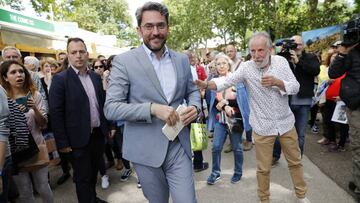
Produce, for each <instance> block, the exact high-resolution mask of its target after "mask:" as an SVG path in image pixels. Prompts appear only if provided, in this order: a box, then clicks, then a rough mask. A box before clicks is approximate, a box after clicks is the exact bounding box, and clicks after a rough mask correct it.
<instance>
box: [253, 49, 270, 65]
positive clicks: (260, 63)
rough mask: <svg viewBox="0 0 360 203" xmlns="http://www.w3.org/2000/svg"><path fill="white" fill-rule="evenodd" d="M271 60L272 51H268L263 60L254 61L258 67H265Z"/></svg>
mask: <svg viewBox="0 0 360 203" xmlns="http://www.w3.org/2000/svg"><path fill="white" fill-rule="evenodd" d="M269 61H270V53H268V54H267V55H266V56H265V58H264V60H263V61H262V62H256V61H254V62H255V63H256V65H257V67H258V68H264V67H265V66H266V65H268V63H269Z"/></svg>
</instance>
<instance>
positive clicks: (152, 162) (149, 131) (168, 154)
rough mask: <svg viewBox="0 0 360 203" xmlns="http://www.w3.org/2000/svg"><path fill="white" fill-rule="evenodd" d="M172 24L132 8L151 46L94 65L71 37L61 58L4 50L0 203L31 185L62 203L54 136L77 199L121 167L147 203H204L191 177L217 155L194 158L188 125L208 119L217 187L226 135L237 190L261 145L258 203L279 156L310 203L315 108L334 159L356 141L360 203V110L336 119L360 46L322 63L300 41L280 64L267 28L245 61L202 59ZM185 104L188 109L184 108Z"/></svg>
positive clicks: (163, 13)
mask: <svg viewBox="0 0 360 203" xmlns="http://www.w3.org/2000/svg"><path fill="white" fill-rule="evenodd" d="M168 18H169V12H168V10H167V8H166V7H165V6H164V5H162V4H160V3H154V2H148V3H145V4H144V5H143V6H142V7H140V8H139V9H138V10H137V11H136V19H137V24H138V27H137V31H138V33H139V35H140V36H141V38H142V39H143V44H142V45H141V46H139V47H137V48H134V49H132V50H130V51H128V52H126V53H124V54H120V55H118V56H110V57H109V58H107V59H106V58H105V56H102V55H99V56H98V57H97V58H96V59H92V60H90V59H89V53H88V51H87V47H86V45H85V42H84V41H83V39H81V38H69V39H68V41H67V46H66V50H67V51H66V52H61V53H59V54H58V55H57V59H54V58H52V57H44V58H41V60H39V59H38V58H36V57H34V56H26V57H24V58H22V55H21V52H20V51H19V50H18V49H17V48H15V47H12V46H7V47H5V48H4V49H3V50H2V58H3V62H2V63H1V66H0V74H1V78H0V84H1V86H0V87H1V89H0V96H1V101H0V168H1V169H0V175H1V179H0V180H1V181H0V184H1V183H2V184H1V185H2V187H0V191H1V195H0V202H8V201H13V200H14V199H17V200H16V202H35V197H34V190H36V192H37V193H38V194H39V197H40V199H41V200H42V201H43V202H46V203H51V202H54V197H53V192H52V190H51V188H50V185H49V167H50V166H49V162H50V160H49V156H48V151H47V148H46V138H47V137H52V138H54V139H55V142H56V146H57V151H58V152H59V156H60V160H61V161H60V163H59V165H60V166H61V169H62V172H63V173H62V175H61V176H60V177H59V179H58V180H57V184H59V185H61V184H63V183H64V182H65V181H67V180H68V179H69V178H70V177H71V176H73V181H74V183H75V187H76V195H77V199H78V202H80V203H101V202H106V201H105V200H102V199H100V198H99V197H98V196H97V194H96V183H97V178H98V173H99V175H100V177H101V187H102V188H103V189H107V188H108V187H109V186H110V183H109V178H110V177H109V176H108V175H107V172H106V170H107V169H109V168H111V167H113V166H114V167H115V168H116V169H117V170H122V175H121V179H120V181H127V180H128V178H129V177H130V176H131V174H132V173H133V170H135V172H136V174H137V177H138V183H137V187H139V188H142V191H143V194H144V196H145V198H146V199H147V200H148V201H149V202H151V203H163V202H164V203H165V202H168V201H169V197H170V195H171V198H172V200H173V202H179V203H182V202H186V203H189V202H197V200H196V193H195V184H194V175H193V172H200V171H205V170H207V169H208V168H209V161H210V160H209V161H204V158H203V154H202V151H192V149H191V143H190V139H189V134H190V126H191V123H193V122H196V121H197V120H199V118H201V119H202V120H203V121H204V122H205V123H206V126H207V131H208V136H209V138H211V139H212V140H213V142H212V145H211V150H212V157H211V158H212V160H211V163H212V166H211V170H209V172H208V173H209V176H208V179H207V184H208V185H209V186H211V185H214V184H216V182H217V181H218V180H219V179H220V178H221V156H222V153H221V152H222V151H223V148H224V144H225V143H226V138H227V137H229V140H230V141H229V143H230V144H229V145H226V146H225V149H224V151H225V152H231V151H232V152H233V155H234V171H233V175H232V177H231V179H230V181H229V182H230V183H232V184H236V183H238V182H239V181H241V177H242V175H243V160H244V155H246V154H244V151H249V150H252V148H253V146H255V152H256V161H257V168H256V175H257V185H258V188H257V194H258V197H259V200H260V201H261V202H262V203H268V202H270V192H269V191H270V190H269V188H270V171H271V168H272V166H273V165H276V164H277V162H278V160H279V158H280V155H281V152H282V153H283V154H284V156H285V158H286V160H287V163H288V168H289V171H290V175H291V179H292V182H293V185H294V191H295V194H296V197H297V198H298V201H299V202H301V203H309V202H310V200H309V199H308V198H306V192H307V185H306V183H305V181H304V171H303V165H302V156H303V153H304V149H305V146H306V145H305V131H306V128H307V127H308V126H309V127H310V128H311V130H312V132H313V133H318V132H319V131H318V129H319V127H318V126H317V125H318V124H317V123H316V116H317V113H318V111H320V112H321V115H322V124H323V127H322V129H323V130H322V132H323V138H322V139H321V140H319V141H318V143H319V144H321V145H326V146H328V149H329V152H341V151H345V150H346V149H347V148H346V147H345V144H346V142H347V139H348V137H349V135H350V144H351V146H352V150H353V174H354V181H353V182H351V183H350V184H349V187H350V188H351V189H352V190H353V191H354V192H355V193H356V194H359V199H358V202H360V189H359V188H360V166H359V159H360V158H359V155H358V152H357V151H358V150H359V149H360V147H359V144H358V143H360V142H359V141H358V140H359V138H358V137H359V134H358V133H359V121H360V119H359V115H360V114H359V106H357V107H356V106H355V108H353V105H352V106H351V108H348V109H347V119H348V123H336V122H334V121H333V120H332V117H333V114H334V111H335V108H336V106H337V104H338V103H339V102H340V101H341V100H342V97H340V96H341V95H344V94H345V93H343V92H342V91H343V90H342V89H343V87H342V86H343V82H342V80H349V79H348V78H349V77H351V78H353V80H355V83H352V84H355V86H356V85H358V84H357V83H358V82H359V81H360V74H359V73H360V72H359V65H360V63H359V58H360V56H359V45H358V44H352V45H351V46H350V45H346V44H344V43H341V42H336V43H334V44H333V45H332V46H331V47H329V49H328V52H327V54H326V57H324V58H323V59H321V58H319V57H317V56H316V55H315V54H312V53H307V52H306V51H305V46H304V42H303V40H302V38H301V36H298V35H295V36H293V37H292V40H293V42H294V43H296V45H297V46H296V48H294V49H292V50H289V53H288V54H289V56H290V57H289V58H284V57H282V56H279V55H275V54H274V47H273V43H272V41H271V38H270V36H269V34H268V33H266V32H257V33H255V34H253V36H252V37H251V39H250V41H249V51H250V54H249V56H248V57H246V58H245V57H244V58H241V57H238V54H237V53H238V49H237V48H236V45H232V44H230V45H227V46H226V47H225V49H224V52H221V53H220V52H216V51H211V52H209V53H207V54H206V59H202V58H198V57H197V55H196V53H195V52H194V51H191V50H188V51H186V52H184V53H177V52H175V51H173V50H171V49H170V48H168V47H167V46H166V39H167V37H168V34H169V30H168V29H169V22H168ZM356 82H357V83H356ZM349 83H350V82H349ZM359 92H360V91H359ZM344 97H345V96H344ZM359 97H360V95H359ZM182 104H184V105H186V107H185V109H184V110H183V111H181V112H177V111H176V109H177V107H178V106H179V105H182ZM345 104H346V105H348V100H346V101H345ZM309 117H310V118H311V119H310V120H309ZM179 122H181V123H182V125H183V126H184V128H183V129H182V130H181V131H180V132H179V133H178V134H177V135H176V137H175V138H174V139H169V138H168V137H167V136H165V135H164V134H163V132H162V128H163V126H164V125H165V124H166V125H168V126H175V125H177V124H178V123H179ZM337 126H338V127H337ZM337 128H339V131H340V138H339V139H337V136H336V131H337V130H336V129H337ZM243 134H244V135H245V136H244V140H243ZM337 140H338V141H337ZM44 146H45V147H44ZM115 164H116V165H115ZM71 168H72V170H73V172H72V175H71Z"/></svg>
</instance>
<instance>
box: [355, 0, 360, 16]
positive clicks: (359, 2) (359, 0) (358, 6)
mask: <svg viewBox="0 0 360 203" xmlns="http://www.w3.org/2000/svg"><path fill="white" fill-rule="evenodd" d="M354 3H355V10H354V13H359V14H360V0H355V2H354Z"/></svg>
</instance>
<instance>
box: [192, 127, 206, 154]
mask: <svg viewBox="0 0 360 203" xmlns="http://www.w3.org/2000/svg"><path fill="white" fill-rule="evenodd" d="M190 141H191V149H192V150H193V151H202V150H204V149H206V148H207V146H208V136H207V131H206V124H204V123H191V129H190Z"/></svg>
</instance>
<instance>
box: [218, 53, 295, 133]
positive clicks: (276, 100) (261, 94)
mask: <svg viewBox="0 0 360 203" xmlns="http://www.w3.org/2000/svg"><path fill="white" fill-rule="evenodd" d="M263 75H273V76H274V77H276V78H278V79H280V80H282V81H283V82H284V85H285V92H284V91H281V90H280V89H279V88H278V87H275V86H273V87H263V86H262V85H261V78H262V76H263ZM212 81H214V82H215V83H216V86H217V89H218V91H219V90H223V89H225V88H227V87H229V86H232V85H235V84H237V83H239V82H243V83H244V85H245V86H246V87H247V90H248V92H249V103H250V125H251V126H252V128H253V130H254V131H255V132H256V133H257V134H259V135H264V136H271V135H283V134H284V133H286V132H288V131H289V130H291V129H292V128H293V127H294V123H295V118H294V115H293V113H292V112H291V110H290V107H289V102H288V95H294V94H296V93H297V92H298V91H299V87H300V85H299V83H298V82H297V80H296V78H295V76H294V74H293V73H292V71H291V69H290V67H289V64H288V62H287V61H286V59H285V58H283V57H281V56H271V65H270V66H269V67H268V68H267V69H266V70H263V69H260V68H258V66H257V65H256V63H255V62H254V61H252V60H251V61H247V62H242V63H241V64H240V66H239V68H238V69H237V70H236V71H235V72H234V73H233V74H230V75H228V76H227V77H221V78H214V79H212Z"/></svg>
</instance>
